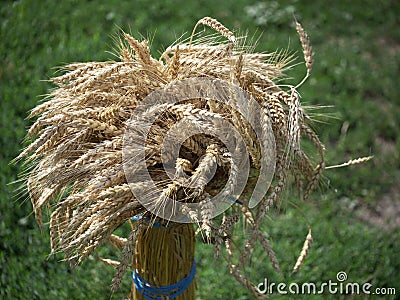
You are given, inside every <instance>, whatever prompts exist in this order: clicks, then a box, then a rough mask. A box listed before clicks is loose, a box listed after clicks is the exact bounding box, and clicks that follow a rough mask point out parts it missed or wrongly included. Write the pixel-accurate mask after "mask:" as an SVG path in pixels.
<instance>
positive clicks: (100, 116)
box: [18, 17, 325, 297]
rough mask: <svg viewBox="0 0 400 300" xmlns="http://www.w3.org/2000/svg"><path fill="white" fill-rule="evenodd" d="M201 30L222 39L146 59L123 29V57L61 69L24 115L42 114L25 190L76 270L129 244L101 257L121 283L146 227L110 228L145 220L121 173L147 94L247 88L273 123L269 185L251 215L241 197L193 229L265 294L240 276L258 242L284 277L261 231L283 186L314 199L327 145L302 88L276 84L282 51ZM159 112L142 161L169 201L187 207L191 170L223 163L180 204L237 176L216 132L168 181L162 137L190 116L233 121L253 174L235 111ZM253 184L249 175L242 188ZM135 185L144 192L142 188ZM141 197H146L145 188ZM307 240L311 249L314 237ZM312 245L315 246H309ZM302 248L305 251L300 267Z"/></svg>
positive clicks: (251, 140)
mask: <svg viewBox="0 0 400 300" xmlns="http://www.w3.org/2000/svg"><path fill="white" fill-rule="evenodd" d="M199 25H204V26H209V27H211V28H212V29H214V30H215V31H216V32H217V34H212V35H206V36H201V35H199V34H193V35H192V37H191V38H190V41H180V42H178V43H175V44H174V45H172V46H170V47H168V48H167V49H166V50H165V51H164V52H163V53H162V54H161V56H160V58H159V59H156V58H154V57H152V56H151V54H150V48H149V45H148V42H147V41H146V40H142V41H139V40H137V39H135V38H134V37H132V36H131V35H129V34H127V33H123V34H122V38H121V40H122V42H121V43H120V45H119V47H120V53H119V56H120V60H119V61H109V62H86V63H74V64H70V65H67V66H65V68H63V71H64V74H62V75H60V76H58V77H55V78H52V82H53V83H54V84H55V88H54V89H53V90H52V91H51V93H50V94H49V95H48V97H47V98H46V99H45V101H43V103H41V104H39V105H38V106H36V107H35V108H34V109H32V111H31V112H30V114H29V118H35V119H34V123H33V125H32V126H31V127H30V128H29V131H28V139H29V140H30V141H31V142H30V143H29V145H28V146H27V147H26V148H25V149H24V150H23V151H22V153H21V154H20V155H19V157H18V159H21V158H24V159H25V160H26V162H27V165H28V166H30V169H29V170H28V176H27V178H26V184H27V187H28V190H29V195H30V199H31V201H32V205H33V209H34V212H35V214H36V218H37V220H38V222H39V223H42V210H43V209H44V208H48V211H50V222H49V226H50V237H51V239H50V240H51V250H52V251H53V252H62V253H64V255H65V258H66V260H68V261H69V262H70V263H72V264H76V263H80V262H82V261H83V260H84V259H86V258H87V257H88V256H89V255H90V254H91V253H93V251H95V250H96V249H98V248H99V247H100V246H102V245H103V244H105V243H112V244H114V245H118V246H119V247H124V250H123V255H122V258H121V261H120V262H116V261H111V260H107V259H103V262H105V263H108V264H110V265H112V266H114V267H116V268H117V269H118V271H117V273H116V277H115V278H114V280H113V284H114V287H117V286H118V285H119V283H120V280H121V278H122V275H123V273H124V271H125V270H126V268H127V266H128V265H129V264H130V262H131V259H132V256H134V255H135V250H134V248H135V247H134V245H135V242H136V241H137V236H138V233H139V232H140V231H141V230H142V229H140V228H136V229H134V230H133V231H132V234H131V236H129V237H127V238H123V237H118V236H116V235H115V230H116V229H117V228H118V227H119V226H121V225H122V224H124V223H126V222H127V220H129V219H130V218H131V217H133V216H136V215H139V214H144V213H146V211H145V209H144V207H143V206H142V205H141V204H140V202H139V201H137V199H135V197H134V196H133V195H132V192H131V190H130V187H129V184H128V183H127V181H126V177H125V174H124V169H123V162H122V145H123V135H124V133H125V130H126V124H127V121H128V120H129V117H130V116H131V115H132V113H133V111H134V110H135V108H136V107H137V106H138V105H139V104H140V103H141V101H142V100H143V99H144V98H145V97H146V96H147V95H149V94H150V93H151V92H153V91H155V90H157V89H159V88H162V87H164V86H165V85H167V84H170V83H173V82H175V81H178V80H182V79H186V78H192V77H209V78H218V79H221V80H224V81H227V82H230V83H233V84H235V85H238V86H240V87H241V88H242V89H243V90H244V91H246V92H248V93H249V94H251V95H252V97H254V99H255V100H256V101H257V102H258V103H259V104H260V107H261V108H262V110H263V111H262V112H261V115H262V118H261V119H260V120H259V122H261V124H262V123H263V122H270V123H271V124H272V129H273V134H274V137H275V143H276V145H275V148H276V158H275V159H276V166H275V175H274V180H273V182H272V185H271V186H270V187H269V189H268V191H267V194H266V196H265V197H264V198H263V200H262V201H261V203H259V205H258V206H257V207H256V208H254V209H251V208H249V205H248V201H247V199H246V193H244V194H243V195H242V197H241V201H240V202H241V203H240V204H235V205H233V207H232V209H230V210H229V211H227V212H226V213H225V216H224V218H223V219H222V220H220V221H217V220H213V219H211V218H210V217H209V213H208V210H207V208H206V207H205V208H204V213H203V214H202V219H201V220H198V224H199V225H200V226H199V227H200V228H201V230H202V232H203V234H204V235H205V238H206V239H207V240H208V241H209V242H210V241H212V242H213V244H214V245H215V249H216V256H218V255H220V254H221V253H222V251H223V249H225V250H224V251H223V253H222V254H223V255H222V256H223V257H224V258H225V259H226V261H227V263H228V266H229V268H230V271H231V273H232V275H233V276H234V277H235V278H236V279H237V280H238V281H239V282H240V283H241V284H243V285H244V286H245V287H247V288H249V289H250V290H251V292H252V293H253V294H254V295H255V296H256V297H259V295H258V293H257V291H256V289H255V287H254V286H253V285H252V284H251V282H250V281H249V279H248V278H247V277H246V276H245V272H244V269H245V267H246V262H248V258H249V257H250V254H251V251H252V249H253V248H254V247H255V246H256V243H257V242H259V243H260V244H261V246H262V247H263V249H264V250H265V251H266V253H267V254H268V257H270V260H271V263H272V265H273V266H274V267H275V268H276V269H278V270H279V269H280V266H279V263H278V260H277V258H276V256H275V253H274V251H273V250H272V248H271V246H270V243H269V240H268V238H267V236H266V234H265V232H263V231H262V230H261V227H262V223H263V221H264V220H265V216H266V213H267V212H268V210H269V209H270V208H271V207H273V206H276V205H279V201H280V200H281V199H282V192H283V191H284V189H285V188H286V187H288V186H291V185H293V186H294V187H297V188H298V189H299V190H300V191H301V192H302V193H303V195H304V196H305V197H307V196H308V195H309V194H310V192H311V191H312V190H313V189H314V188H315V187H316V185H317V182H318V180H319V179H320V176H321V174H322V172H323V171H324V167H325V159H324V152H325V149H324V146H323V144H322V143H321V141H320V140H319V138H318V136H317V134H316V133H315V131H314V130H313V127H312V126H311V123H312V121H311V118H310V117H309V116H308V115H307V110H306V109H304V108H303V106H302V103H301V101H300V94H299V92H298V91H297V89H296V87H295V85H293V86H287V85H285V86H280V85H279V84H278V82H279V79H280V78H282V77H283V76H284V74H283V73H284V71H286V68H287V67H288V65H287V63H288V62H290V61H291V58H290V57H288V56H285V55H281V54H282V53H283V52H275V53H253V52H251V50H252V49H253V47H250V46H246V45H245V40H246V37H244V36H240V37H236V36H235V35H234V34H233V33H232V32H231V31H230V30H228V29H227V28H226V27H225V26H223V25H222V24H221V23H219V22H218V21H217V20H215V19H212V18H208V17H206V18H203V19H201V20H200V21H199V22H198V23H197V24H196V27H197V26H199ZM195 29H196V28H195ZM297 30H298V32H299V34H300V38H301V41H302V44H303V47H305V48H306V49H305V51H304V53H305V59H306V65H307V70H308V71H307V76H308V75H309V73H310V70H311V66H312V51H311V46H310V44H309V40H308V37H307V35H306V34H305V31H304V30H303V29H302V27H301V25H300V24H299V23H297ZM218 35H221V36H222V37H224V38H226V41H224V40H221V39H220V38H219V37H218ZM160 109H163V111H164V113H163V115H162V117H160V118H158V119H157V120H156V121H155V122H154V124H153V125H152V128H151V130H150V132H149V136H148V137H147V141H148V144H147V145H146V159H147V167H148V170H149V172H150V173H151V174H152V178H153V180H154V181H155V182H156V185H157V187H158V188H159V189H161V190H163V194H164V195H166V196H169V197H174V198H175V199H183V198H184V195H187V194H188V192H187V190H185V189H184V188H182V187H181V186H180V185H179V179H180V176H181V175H183V174H189V176H192V177H196V176H197V177H196V178H201V176H202V174H203V173H204V172H206V170H207V169H208V168H210V167H212V166H213V165H216V164H218V166H217V172H216V174H215V176H216V178H215V180H214V179H213V180H212V181H211V182H210V183H209V185H207V186H206V188H203V189H199V190H198V191H196V193H192V194H191V195H192V197H191V199H186V200H185V201H195V202H196V201H197V202H201V201H202V199H203V200H204V199H209V198H210V197H211V196H212V195H213V193H215V191H216V190H217V191H218V189H219V188H220V185H221V184H225V183H226V181H227V178H226V176H227V174H228V171H229V170H235V166H232V165H231V161H229V160H227V159H226V157H227V156H226V153H227V150H226V148H225V147H224V145H223V144H222V143H221V142H220V141H219V140H218V139H215V138H213V137H212V136H208V135H205V134H199V135H195V136H191V137H190V138H188V139H187V140H185V142H184V144H183V150H184V151H182V152H181V156H180V157H179V158H178V159H176V161H172V162H171V163H173V164H174V165H175V168H176V177H175V180H174V181H172V180H171V179H170V178H169V177H167V176H165V172H164V171H163V168H162V161H161V152H160V149H161V143H162V141H163V137H164V135H165V134H166V132H167V131H168V130H169V129H170V128H171V127H172V126H173V124H174V123H175V122H177V121H179V120H181V119H183V118H184V117H186V116H190V117H191V120H192V121H193V122H197V123H196V124H197V125H198V126H199V127H200V128H202V127H203V128H205V130H207V126H210V124H212V122H213V121H214V120H217V119H224V120H227V121H228V122H230V123H231V124H232V125H233V126H234V128H235V129H236V130H237V131H238V132H239V133H240V134H242V135H243V136H244V137H245V138H244V140H245V142H246V148H247V151H248V153H249V158H250V161H251V167H252V169H253V170H254V171H255V174H257V170H258V168H259V165H260V147H259V141H257V137H256V136H255V135H254V134H253V132H252V129H251V127H250V126H249V124H248V122H246V120H244V119H243V117H242V116H240V115H239V114H238V113H237V111H235V110H234V108H232V107H229V106H227V105H220V104H218V103H216V102H215V101H213V100H212V99H190V100H188V101H186V102H183V103H178V104H174V105H169V106H168V105H164V106H163V107H160ZM304 140H308V141H309V142H310V144H311V145H313V149H312V150H311V151H310V148H308V149H309V150H308V152H306V151H305V150H304V149H303V147H302V141H304ZM311 157H312V159H311ZM316 157H319V159H316ZM236 171H237V170H236ZM252 184H253V182H252V179H251V178H249V182H248V184H247V189H251V187H252ZM137 188H138V189H140V188H141V186H140V183H138V186H137ZM245 191H246V189H245ZM191 192H193V191H191ZM143 193H149V194H150V191H147V190H146V185H145V183H143ZM149 197H151V195H149ZM239 218H243V219H244V220H245V222H246V223H247V227H246V228H247V229H246V230H247V231H248V233H249V234H248V239H247V241H246V242H245V244H244V245H243V247H242V248H240V247H239V248H238V244H237V243H234V242H233V240H234V236H232V231H233V229H232V228H234V227H235V224H236V223H237V221H238V219H239ZM139 227H140V226H139ZM307 241H311V235H309V236H308V237H307ZM309 245H310V242H308V243H306V245H305V247H306V248H308V247H309ZM307 250H308V249H303V251H302V259H301V260H300V262H299V263H298V264H296V267H295V269H296V270H297V269H298V268H299V265H300V264H301V262H302V260H303V259H304V256H305V254H306V253H307Z"/></svg>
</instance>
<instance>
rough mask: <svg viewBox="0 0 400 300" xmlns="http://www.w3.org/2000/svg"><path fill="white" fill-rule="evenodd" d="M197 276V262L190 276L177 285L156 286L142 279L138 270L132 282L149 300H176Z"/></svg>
mask: <svg viewBox="0 0 400 300" xmlns="http://www.w3.org/2000/svg"><path fill="white" fill-rule="evenodd" d="M195 274H196V260H195V261H194V262H193V265H192V268H191V270H190V272H189V274H188V275H187V276H186V277H184V278H183V279H181V280H180V281H178V282H177V283H174V284H171V285H167V286H160V287H158V286H155V285H152V284H151V283H150V282H148V281H147V280H145V279H144V278H143V277H141V276H140V275H139V273H138V270H137V269H135V271H134V272H133V274H132V280H133V283H134V284H135V287H136V289H137V291H138V292H139V293H141V294H142V295H143V297H144V298H145V299H147V300H164V299H167V297H168V299H174V298H175V297H177V296H179V295H180V294H182V293H183V292H184V291H185V290H186V289H187V288H188V287H189V285H190V284H191V283H192V281H193V279H194V276H195Z"/></svg>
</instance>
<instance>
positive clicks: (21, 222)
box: [0, 0, 400, 299]
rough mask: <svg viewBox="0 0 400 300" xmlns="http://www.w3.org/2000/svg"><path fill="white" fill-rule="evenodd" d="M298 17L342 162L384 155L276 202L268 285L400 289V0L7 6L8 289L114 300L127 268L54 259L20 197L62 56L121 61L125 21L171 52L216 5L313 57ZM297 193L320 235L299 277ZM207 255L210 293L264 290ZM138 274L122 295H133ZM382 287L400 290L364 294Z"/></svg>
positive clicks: (4, 175)
mask: <svg viewBox="0 0 400 300" xmlns="http://www.w3.org/2000/svg"><path fill="white" fill-rule="evenodd" d="M311 3H312V4H311ZM293 15H295V16H296V17H297V18H298V19H299V20H300V21H301V22H302V25H303V27H304V28H305V29H306V31H307V32H308V34H309V36H310V39H311V42H312V45H313V48H314V51H315V67H314V69H313V74H312V77H311V79H310V80H309V81H308V82H307V83H306V84H305V85H304V86H303V87H302V88H301V89H300V92H301V95H302V101H303V102H304V103H305V104H306V105H319V106H321V109H319V110H317V111H316V112H318V113H322V114H326V115H328V116H330V117H329V118H326V117H323V116H319V115H315V118H316V119H319V120H321V121H322V122H320V123H316V124H315V127H316V129H317V131H318V133H319V135H320V137H321V139H322V141H323V142H324V143H325V144H326V147H327V159H328V165H329V164H331V165H332V164H336V163H340V162H344V161H347V160H348V159H351V158H356V157H360V156H367V155H374V159H373V160H372V161H370V162H368V163H366V164H364V165H361V166H352V167H347V168H342V169H333V170H327V171H326V172H325V177H324V179H323V181H322V182H321V185H320V187H319V189H318V190H317V191H316V192H315V193H314V194H313V195H312V197H311V199H310V200H309V201H307V202H303V201H301V200H299V199H297V198H296V195H291V194H290V192H288V193H287V195H288V198H287V201H286V202H285V203H286V204H284V205H283V209H282V211H281V213H280V214H278V213H275V212H272V213H271V216H270V219H269V220H268V222H267V223H268V224H267V228H266V231H267V233H268V235H269V237H270V239H271V240H272V244H273V247H274V249H275V251H276V253H277V256H278V259H279V260H280V263H281V266H282V269H283V272H282V274H277V273H275V272H273V271H272V269H271V267H270V265H269V262H268V258H267V256H266V255H265V254H264V253H262V251H255V252H254V253H253V258H254V259H253V262H254V264H253V265H252V266H251V267H250V268H249V274H251V279H252V281H253V282H254V283H255V284H257V283H259V282H262V281H263V280H264V278H265V277H268V279H269V280H270V282H272V281H275V282H279V281H282V282H285V283H288V284H289V283H291V282H298V283H302V282H316V283H318V282H319V283H321V282H327V281H328V280H333V281H335V280H336V274H337V273H338V272H339V271H345V272H346V273H347V274H348V280H347V282H359V283H363V282H370V283H371V284H372V285H373V287H381V288H389V287H395V288H396V289H397V293H400V284H399V283H400V275H399V274H400V230H399V228H400V220H399V218H400V217H399V216H400V160H399V149H400V139H399V134H400V118H399V115H400V97H399V65H400V30H399V28H400V26H399V25H400V19H399V15H400V2H399V1H376V0H374V1H372V0H367V1H344V0H340V1H339V0H338V1H314V2H308V1H295V0H287V1H244V0H238V1H231V2H229V3H224V2H222V1H220V2H218V1H196V2H188V1H183V0H179V1H178V0H177V1H172V0H169V1H145V0H139V1H116V0H114V1H113V0H109V1H77V0H76V1H72V0H68V1H50V0H48V1H34V0H21V1H2V2H1V4H0V106H1V109H0V120H1V135H0V141H1V142H0V145H1V148H0V149H1V150H0V170H1V171H0V181H1V187H0V270H1V271H0V272H1V274H0V298H1V299H108V298H109V297H110V289H109V286H110V282H111V278H112V275H113V270H112V269H110V268H109V267H107V266H103V265H102V264H99V263H97V262H96V258H95V257H91V258H90V259H89V260H87V261H86V262H84V263H83V264H82V265H81V266H78V267H77V268H75V269H71V268H70V267H69V266H68V265H67V264H66V263H63V262H60V259H61V258H62V257H61V256H56V257H51V258H48V254H49V234H48V227H47V226H46V225H45V226H44V228H43V229H42V230H41V229H39V227H38V226H37V224H36V222H35V220H34V216H33V215H32V212H31V209H32V207H31V204H30V201H29V199H28V197H27V196H26V194H23V195H22V196H19V194H18V187H19V184H10V183H11V182H13V181H15V180H16V179H17V178H18V174H19V172H20V171H21V165H20V164H18V165H10V164H9V162H10V160H11V159H13V158H14V157H15V156H17V154H18V153H19V151H20V150H21V148H22V147H23V137H24V135H25V132H26V128H27V126H28V125H29V124H30V123H29V122H30V121H27V120H25V117H26V116H27V112H28V111H29V110H30V109H32V108H33V107H34V106H35V105H36V104H37V103H38V102H39V101H40V100H41V99H42V96H41V95H44V94H46V93H47V92H48V90H49V89H50V88H51V87H52V86H51V84H50V83H49V82H47V81H46V80H47V79H49V78H50V77H52V76H53V75H54V74H55V69H54V67H56V66H61V65H64V64H66V63H70V62H80V61H101V60H110V59H114V58H115V57H114V56H113V55H112V54H111V53H110V52H114V53H115V51H116V50H115V49H116V47H115V37H116V35H117V33H118V32H119V30H120V29H123V30H125V31H128V32H130V33H132V34H133V35H134V36H135V37H137V38H140V37H141V36H144V37H146V38H148V39H150V41H151V47H152V52H153V55H154V56H157V55H159V53H160V52H162V50H163V49H164V48H165V47H167V46H168V45H169V44H171V43H173V42H174V41H175V40H176V39H177V38H178V37H180V36H181V35H182V34H183V33H189V32H191V30H192V28H193V26H194V24H195V23H196V21H197V20H198V19H200V18H202V17H203V16H211V17H214V18H217V19H218V20H220V21H221V22H222V23H223V24H225V25H226V26H227V27H228V28H230V29H234V30H235V31H236V32H240V33H245V32H248V35H249V37H250V38H251V37H252V36H253V37H254V40H255V39H257V38H258V37H259V40H258V45H257V48H256V49H257V50H258V51H265V52H271V51H275V50H277V49H282V48H289V49H290V50H292V51H295V53H296V54H297V56H298V59H297V61H296V62H302V59H303V58H302V53H301V46H300V43H299V41H298V37H297V34H296V31H295V29H294V27H293ZM250 38H249V39H250ZM304 72H305V70H304V66H303V65H299V66H296V67H295V68H294V69H293V70H291V71H290V72H289V74H288V75H289V76H290V77H291V78H292V79H290V80H289V81H290V82H291V83H297V82H298V81H299V80H300V79H301V78H302V76H303V74H304ZM324 106H325V107H324ZM328 106H331V107H328ZM290 201H293V202H294V203H296V205H298V206H299V207H301V210H302V211H303V212H304V214H305V215H306V216H307V218H308V220H309V221H310V222H311V224H312V227H313V236H314V244H313V246H312V248H311V251H310V254H309V256H308V258H307V260H306V262H305V264H304V265H303V266H302V268H301V269H300V271H299V272H298V273H297V274H294V275H293V274H291V269H292V267H293V265H294V263H295V261H296V258H297V256H298V254H299V252H300V250H301V247H302V244H303V242H304V239H305V236H306V235H307V224H306V221H305V220H304V218H303V217H302V215H301V213H300V212H299V210H297V209H295V208H293V207H292V206H291V205H289V204H288V203H289V202H290ZM196 257H197V260H198V276H197V286H198V290H197V298H198V299H251V296H250V295H249V294H248V292H247V291H246V290H245V289H244V288H243V287H242V286H240V285H239V284H238V283H237V282H236V281H235V280H234V278H233V277H232V276H230V275H229V271H228V269H227V267H226V265H225V264H224V263H223V261H222V260H221V259H219V260H217V261H214V259H213V249H212V247H211V246H208V245H202V244H200V243H199V244H198V247H197V254H196ZM129 276H130V274H127V275H126V279H125V281H124V284H123V287H122V289H121V291H119V292H118V293H116V294H114V295H113V299H124V297H125V296H126V294H127V293H128V291H129V287H130V279H129ZM301 297H302V296H300V295H295V296H292V297H289V296H285V298H293V299H299V298H301ZM308 297H309V296H308ZM381 297H382V299H395V296H386V297H383V296H370V297H367V296H365V295H363V296H359V298H360V299H369V298H371V299H380V298H381ZM272 298H275V297H274V296H273V297H272ZM276 298H278V297H276ZM304 298H305V296H304ZM311 298H315V299H327V298H332V299H339V298H343V299H344V298H351V299H353V298H357V297H356V296H354V295H353V296H351V295H347V296H344V295H341V296H340V295H323V296H322V295H318V296H317V295H315V296H313V297H311Z"/></svg>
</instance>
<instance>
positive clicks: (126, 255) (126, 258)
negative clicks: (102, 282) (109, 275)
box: [111, 226, 142, 292]
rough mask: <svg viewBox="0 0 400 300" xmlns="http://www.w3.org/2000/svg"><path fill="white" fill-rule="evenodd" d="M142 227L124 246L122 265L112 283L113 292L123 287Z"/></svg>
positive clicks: (119, 265)
mask: <svg viewBox="0 0 400 300" xmlns="http://www.w3.org/2000/svg"><path fill="white" fill-rule="evenodd" d="M141 230H142V229H141V226H138V228H136V229H135V230H133V231H132V232H131V233H130V235H129V237H128V239H127V241H126V244H125V246H124V249H123V250H122V259H121V261H120V263H119V264H118V266H117V270H116V272H115V274H114V277H113V279H112V282H111V291H112V292H115V291H116V290H117V289H118V288H119V287H120V285H121V281H122V276H123V275H124V274H125V271H126V269H127V267H128V265H129V263H130V261H131V260H132V256H133V254H134V249H135V244H136V239H137V236H138V235H139V233H140V231H141Z"/></svg>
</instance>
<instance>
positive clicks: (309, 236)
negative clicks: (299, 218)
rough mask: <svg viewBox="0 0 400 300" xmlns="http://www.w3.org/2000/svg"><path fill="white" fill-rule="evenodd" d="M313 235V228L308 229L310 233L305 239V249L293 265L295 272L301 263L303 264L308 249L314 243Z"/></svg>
mask: <svg viewBox="0 0 400 300" xmlns="http://www.w3.org/2000/svg"><path fill="white" fill-rule="evenodd" d="M312 241H313V239H312V235H311V228H309V229H308V234H307V237H306V240H305V241H304V245H303V249H301V252H300V255H299V258H298V259H297V261H296V264H295V265H294V267H293V273H296V272H297V271H298V270H299V269H300V267H301V265H302V264H303V262H304V260H305V259H306V256H307V254H308V251H309V250H310V247H311V244H312Z"/></svg>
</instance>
